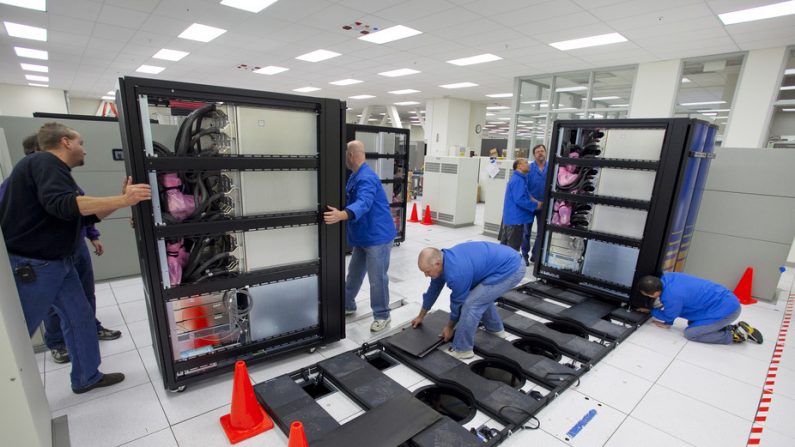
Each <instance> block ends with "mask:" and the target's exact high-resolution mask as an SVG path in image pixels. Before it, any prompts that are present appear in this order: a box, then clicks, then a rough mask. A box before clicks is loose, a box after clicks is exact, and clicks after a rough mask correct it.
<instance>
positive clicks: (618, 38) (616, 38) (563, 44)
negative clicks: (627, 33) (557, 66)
mask: <svg viewBox="0 0 795 447" xmlns="http://www.w3.org/2000/svg"><path fill="white" fill-rule="evenodd" d="M626 41H627V38H626V37H624V36H622V35H621V34H618V33H609V34H600V35H598V36H590V37H583V38H581V39H572V40H563V41H560V42H553V43H551V44H549V45H550V46H553V47H555V48H557V49H558V50H561V51H568V50H576V49H577V48H588V47H596V46H599V45H608V44H611V43H619V42H626Z"/></svg>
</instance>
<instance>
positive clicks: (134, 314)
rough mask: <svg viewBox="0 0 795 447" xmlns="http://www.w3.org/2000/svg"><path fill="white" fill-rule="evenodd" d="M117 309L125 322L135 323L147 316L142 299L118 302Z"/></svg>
mask: <svg viewBox="0 0 795 447" xmlns="http://www.w3.org/2000/svg"><path fill="white" fill-rule="evenodd" d="M119 309H120V310H121V314H122V316H123V317H124V321H125V322H126V323H135V322H136V321H141V320H147V319H148V318H149V316H148V315H147V313H146V301H144V300H138V301H130V302H127V303H121V304H119Z"/></svg>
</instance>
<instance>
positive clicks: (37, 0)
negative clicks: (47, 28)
mask: <svg viewBox="0 0 795 447" xmlns="http://www.w3.org/2000/svg"><path fill="white" fill-rule="evenodd" d="M0 3H3V4H6V5H11V6H19V7H20V8H28V9H35V10H36V11H46V10H47V2H46V0H0Z"/></svg>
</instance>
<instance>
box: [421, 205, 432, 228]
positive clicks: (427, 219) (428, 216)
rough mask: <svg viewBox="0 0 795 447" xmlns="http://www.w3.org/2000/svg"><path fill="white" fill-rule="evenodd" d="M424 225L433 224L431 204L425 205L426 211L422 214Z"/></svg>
mask: <svg viewBox="0 0 795 447" xmlns="http://www.w3.org/2000/svg"><path fill="white" fill-rule="evenodd" d="M420 223H421V224H423V225H433V221H432V220H431V206H430V205H425V213H424V214H423V215H422V222H420Z"/></svg>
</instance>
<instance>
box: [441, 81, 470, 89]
mask: <svg viewBox="0 0 795 447" xmlns="http://www.w3.org/2000/svg"><path fill="white" fill-rule="evenodd" d="M477 86H478V85H477V84H475V83H474V82H457V83H455V84H444V85H440V86H439V87H441V88H467V87H477Z"/></svg>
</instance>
